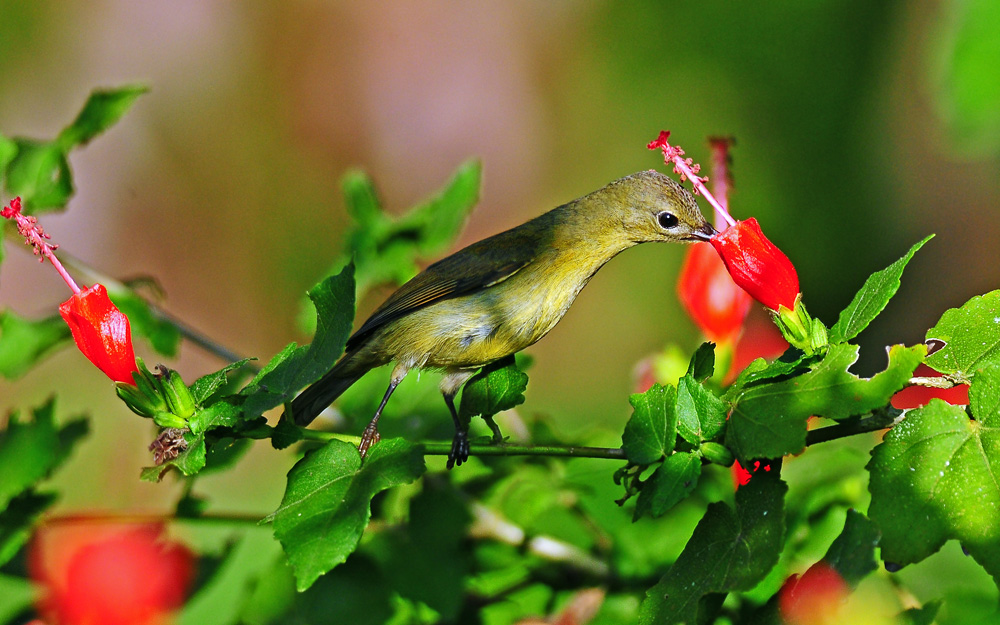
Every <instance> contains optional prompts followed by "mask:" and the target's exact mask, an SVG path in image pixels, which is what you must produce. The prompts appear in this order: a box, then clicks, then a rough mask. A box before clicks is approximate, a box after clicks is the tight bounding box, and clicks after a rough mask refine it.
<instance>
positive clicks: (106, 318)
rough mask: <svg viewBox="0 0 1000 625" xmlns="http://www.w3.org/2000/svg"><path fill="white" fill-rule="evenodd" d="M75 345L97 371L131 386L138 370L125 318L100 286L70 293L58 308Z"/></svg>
mask: <svg viewBox="0 0 1000 625" xmlns="http://www.w3.org/2000/svg"><path fill="white" fill-rule="evenodd" d="M59 314H61V315H62V318H63V319H65V320H66V324H67V325H69V329H70V332H72V334H73V340H75V341H76V346H77V347H79V348H80V351H81V352H83V355H84V356H86V357H87V358H88V359H90V362H92V363H94V365H96V366H97V368H98V369H100V370H101V371H103V372H104V375H106V376H108V377H109V378H111V379H112V380H114V381H115V382H124V383H126V384H134V382H133V381H132V373H133V372H138V371H139V369H138V367H136V364H135V352H134V351H133V349H132V330H131V328H130V327H129V322H128V317H126V316H125V313H123V312H122V311H120V310H118V308H117V307H115V305H114V304H113V303H111V299H110V298H109V297H108V291H107V289H105V288H104V285H101V284H95V285H94V286H92V287H90V288H89V289H84V290H82V291H80V292H78V293H74V294H73V296H72V297H70V298H69V299H68V300H66V301H65V302H63V303H62V304H61V305H60V306H59Z"/></svg>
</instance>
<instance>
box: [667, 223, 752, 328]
mask: <svg viewBox="0 0 1000 625" xmlns="http://www.w3.org/2000/svg"><path fill="white" fill-rule="evenodd" d="M677 295H678V297H679V298H680V300H681V304H682V305H683V306H684V310H686V311H687V312H688V314H689V315H691V318H692V319H694V321H695V323H697V324H698V327H699V328H701V331H702V332H703V333H704V334H705V336H706V337H707V338H708V339H709V340H712V341H715V342H716V343H721V342H725V341H732V340H734V339H735V337H736V335H737V334H739V333H740V330H741V329H742V328H743V320H744V319H745V318H746V316H747V312H748V311H749V310H750V295H749V294H748V293H747V292H746V291H744V290H743V289H741V288H740V287H738V286H737V285H736V283H735V282H733V279H732V278H731V277H730V275H729V273H728V272H727V271H726V266H725V265H724V264H723V262H722V261H721V260H720V259H719V256H718V254H716V253H715V251H714V250H713V249H712V247H711V246H709V245H706V244H704V243H695V244H694V245H692V246H690V247H689V248H688V253H687V256H686V257H685V258H684V265H683V266H682V267H681V275H680V279H679V280H678V282H677Z"/></svg>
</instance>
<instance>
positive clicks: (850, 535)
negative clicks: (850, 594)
mask: <svg viewBox="0 0 1000 625" xmlns="http://www.w3.org/2000/svg"><path fill="white" fill-rule="evenodd" d="M879 536H880V533H879V531H878V527H877V526H876V525H875V524H874V523H872V522H871V521H869V520H868V519H867V518H866V517H865V515H863V514H861V513H860V512H856V511H855V510H848V511H847V519H846V520H845V521H844V531H842V532H841V533H840V535H839V536H837V539H836V540H834V541H833V544H832V545H830V549H829V550H828V551H827V552H826V555H825V556H823V560H825V561H826V563H827V564H829V565H830V566H831V567H833V569H834V570H835V571H837V572H838V573H840V576H841V577H842V578H844V581H845V582H847V583H848V585H850V586H851V587H852V588H853V587H855V586H857V585H858V583H859V582H860V581H861V580H862V579H864V578H865V576H866V575H868V574H869V573H871V572H872V571H874V570H875V569H877V568H878V564H876V563H875V547H877V546H878V541H879Z"/></svg>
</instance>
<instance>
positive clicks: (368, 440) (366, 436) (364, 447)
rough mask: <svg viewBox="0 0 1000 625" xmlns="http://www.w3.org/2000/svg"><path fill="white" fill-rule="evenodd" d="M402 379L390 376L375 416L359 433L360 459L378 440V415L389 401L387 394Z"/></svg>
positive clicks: (390, 392) (394, 388)
mask: <svg viewBox="0 0 1000 625" xmlns="http://www.w3.org/2000/svg"><path fill="white" fill-rule="evenodd" d="M404 375H405V374H404ZM402 379H403V378H402V377H400V378H398V379H397V378H396V376H395V375H393V376H392V379H391V380H390V381H389V388H387V389H386V391H385V395H384V396H383V397H382V403H381V404H379V405H378V410H376V411H375V416H374V417H372V420H371V421H370V422H369V423H368V427H366V428H365V431H364V432H363V433H362V434H361V442H360V443H359V444H358V451H359V452H361V458H362V459H363V458H364V457H365V456H366V455H367V454H368V449H369V448H370V447H371V446H372V445H374V444H375V443H377V442H378V441H379V434H378V420H379V417H381V416H382V410H383V409H384V408H385V405H386V403H387V402H388V401H389V396H390V395H392V392H393V391H394V390H396V387H397V386H399V383H400V381H402Z"/></svg>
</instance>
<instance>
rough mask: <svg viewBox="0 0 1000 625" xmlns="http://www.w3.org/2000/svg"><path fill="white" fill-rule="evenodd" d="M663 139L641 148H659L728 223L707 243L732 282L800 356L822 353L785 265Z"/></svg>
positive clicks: (822, 332)
mask: <svg viewBox="0 0 1000 625" xmlns="http://www.w3.org/2000/svg"><path fill="white" fill-rule="evenodd" d="M669 137H670V133H669V132H668V131H661V132H660V136H659V137H657V138H656V139H655V140H654V141H651V142H650V143H649V145H647V146H646V147H648V148H649V149H650V150H656V149H659V150H663V158H664V160H665V161H666V162H667V163H672V164H673V165H674V171H675V172H676V173H677V174H679V175H680V177H681V181H684V180H685V179H689V180H690V181H691V184H692V185H693V186H694V190H695V193H696V194H697V193H701V194H702V195H703V196H704V197H705V199H706V200H708V202H709V203H710V204H711V205H712V206H713V207H714V208H715V210H716V212H717V214H718V215H720V216H721V217H723V218H724V219H725V220H726V222H727V223H728V224H729V226H730V227H729V228H727V229H725V230H723V231H722V232H720V233H719V234H717V235H715V237H713V238H712V240H711V243H712V246H713V247H715V250H716V251H717V252H718V253H719V256H721V257H722V261H723V262H724V263H725V265H726V269H727V270H728V271H729V274H730V275H731V276H732V278H733V280H734V281H735V282H736V284H738V285H739V286H740V287H742V288H743V289H744V290H745V291H747V292H748V293H749V294H750V295H751V296H752V297H753V298H754V299H756V300H757V301H759V302H760V303H762V304H764V306H766V307H767V308H769V309H770V310H771V311H773V313H774V319H775V323H776V324H777V325H778V328H779V329H780V330H781V333H782V335H783V336H784V337H785V339H787V340H788V342H789V343H791V344H792V345H794V346H795V347H798V348H799V349H802V350H803V351H805V352H806V353H814V352H817V351H820V350H824V349H826V346H827V345H828V344H829V339H828V337H827V333H826V328H825V326H823V324H821V323H815V322H814V320H813V319H812V317H810V316H809V313H808V312H807V311H806V309H805V306H803V305H802V302H801V296H800V293H799V276H798V274H797V273H796V272H795V267H794V266H793V265H792V263H791V261H790V260H788V257H787V256H785V254H784V253H783V252H782V251H781V250H779V249H778V248H777V246H775V245H774V244H773V243H771V242H770V241H769V240H768V239H767V237H765V236H764V233H763V232H761V229H760V225H759V224H758V223H757V220H756V219H753V218H750V219H747V220H746V221H742V222H737V221H735V220H733V218H732V217H731V216H730V215H729V212H728V211H727V210H726V208H725V206H723V205H722V204H721V203H720V202H719V201H718V200H716V199H715V197H714V196H713V195H712V194H711V193H710V192H709V190H708V189H707V188H706V187H705V182H706V181H707V178H703V177H701V176H698V171H699V169H700V167H699V166H698V165H696V164H694V163H693V162H692V161H691V159H690V158H684V150H682V149H681V148H680V147H678V146H673V145H670V142H669V141H667V139H668V138H669Z"/></svg>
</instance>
